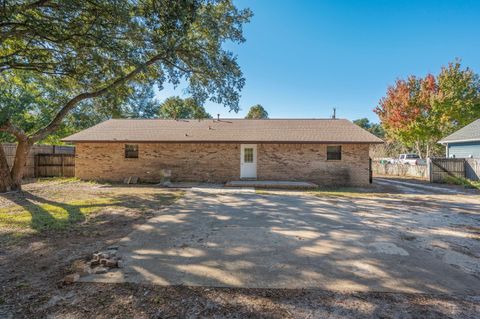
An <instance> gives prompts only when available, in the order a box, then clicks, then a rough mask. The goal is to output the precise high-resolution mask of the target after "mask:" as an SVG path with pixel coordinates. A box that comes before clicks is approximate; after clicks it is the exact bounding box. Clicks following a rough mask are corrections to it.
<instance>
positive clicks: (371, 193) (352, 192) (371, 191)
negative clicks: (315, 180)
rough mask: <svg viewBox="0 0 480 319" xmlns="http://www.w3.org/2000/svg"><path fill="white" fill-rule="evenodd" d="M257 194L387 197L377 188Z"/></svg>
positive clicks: (262, 193) (325, 189) (267, 191)
mask: <svg viewBox="0 0 480 319" xmlns="http://www.w3.org/2000/svg"><path fill="white" fill-rule="evenodd" d="M255 193H256V194H259V195H286V194H290V195H295V194H299V193H300V194H309V195H314V196H318V197H323V196H331V197H376V196H379V195H381V196H386V192H383V191H379V190H378V189H377V188H375V187H366V188H360V187H328V188H327V187H325V188H323V187H319V188H316V189H313V190H281V189H278V190H273V189H257V188H256V189H255Z"/></svg>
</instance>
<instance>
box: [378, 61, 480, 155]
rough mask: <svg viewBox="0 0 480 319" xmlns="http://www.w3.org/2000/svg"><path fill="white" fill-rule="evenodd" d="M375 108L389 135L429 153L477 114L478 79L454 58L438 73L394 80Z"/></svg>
mask: <svg viewBox="0 0 480 319" xmlns="http://www.w3.org/2000/svg"><path fill="white" fill-rule="evenodd" d="M374 111H375V113H376V114H377V115H378V116H379V117H380V120H381V123H382V126H383V128H384V129H385V132H386V135H387V137H388V138H390V139H393V140H398V141H400V142H402V143H403V144H404V145H406V146H407V147H411V148H416V150H417V151H418V153H419V154H420V155H422V154H425V155H426V156H429V155H430V154H431V153H432V149H433V148H434V147H436V143H437V142H438V140H440V139H441V138H442V137H444V136H446V135H448V134H450V133H452V132H453V131H455V130H457V129H459V128H461V127H463V126H465V125H467V124H468V123H470V122H472V121H474V120H475V119H477V118H479V117H480V79H479V76H478V74H475V73H474V72H473V71H472V70H470V69H469V68H462V67H461V64H460V62H459V61H456V62H455V63H450V64H449V65H448V66H446V67H443V68H442V69H441V71H440V73H439V74H438V75H437V76H434V75H432V74H428V75H426V76H425V77H424V78H418V77H415V76H410V77H408V78H407V79H406V80H402V79H399V80H397V81H396V83H395V84H394V85H393V86H390V87H389V88H388V90H387V94H386V96H385V97H383V98H382V99H381V100H380V102H379V103H378V106H377V107H376V108H375V110H374Z"/></svg>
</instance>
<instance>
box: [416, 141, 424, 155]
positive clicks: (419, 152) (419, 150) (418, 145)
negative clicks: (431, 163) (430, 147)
mask: <svg viewBox="0 0 480 319" xmlns="http://www.w3.org/2000/svg"><path fill="white" fill-rule="evenodd" d="M415 148H416V149H417V154H418V156H420V158H423V157H422V148H421V147H420V141H416V142H415Z"/></svg>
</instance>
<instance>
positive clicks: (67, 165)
mask: <svg viewBox="0 0 480 319" xmlns="http://www.w3.org/2000/svg"><path fill="white" fill-rule="evenodd" d="M74 176H75V155H73V154H37V155H35V177H74Z"/></svg>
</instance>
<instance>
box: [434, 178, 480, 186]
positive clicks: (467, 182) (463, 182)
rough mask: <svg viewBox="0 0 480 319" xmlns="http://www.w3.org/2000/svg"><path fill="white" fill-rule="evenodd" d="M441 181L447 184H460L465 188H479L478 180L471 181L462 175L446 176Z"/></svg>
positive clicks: (479, 182)
mask: <svg viewBox="0 0 480 319" xmlns="http://www.w3.org/2000/svg"><path fill="white" fill-rule="evenodd" d="M443 181H444V182H445V183H447V184H454V185H462V186H463V187H465V188H474V189H480V181H471V180H469V179H466V178H463V177H454V176H447V177H445V178H444V180H443Z"/></svg>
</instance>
